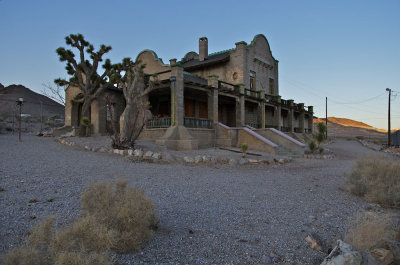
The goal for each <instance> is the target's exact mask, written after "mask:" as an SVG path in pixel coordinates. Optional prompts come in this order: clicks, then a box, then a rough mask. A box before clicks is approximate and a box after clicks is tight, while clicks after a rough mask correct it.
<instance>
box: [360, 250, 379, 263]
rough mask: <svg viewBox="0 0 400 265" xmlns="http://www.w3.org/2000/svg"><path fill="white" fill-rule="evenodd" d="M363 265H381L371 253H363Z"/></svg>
mask: <svg viewBox="0 0 400 265" xmlns="http://www.w3.org/2000/svg"><path fill="white" fill-rule="evenodd" d="M361 255H362V260H363V265H381V263H380V262H379V261H377V260H376V259H375V258H374V256H372V255H371V253H369V252H362V253H361Z"/></svg>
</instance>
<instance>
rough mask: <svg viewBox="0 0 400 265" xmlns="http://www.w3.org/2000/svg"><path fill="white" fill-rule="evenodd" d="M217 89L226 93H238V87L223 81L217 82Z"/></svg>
mask: <svg viewBox="0 0 400 265" xmlns="http://www.w3.org/2000/svg"><path fill="white" fill-rule="evenodd" d="M218 89H219V90H221V91H224V92H225V91H226V92H238V86H237V85H234V84H231V83H228V82H224V81H218Z"/></svg>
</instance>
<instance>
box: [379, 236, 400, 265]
mask: <svg viewBox="0 0 400 265" xmlns="http://www.w3.org/2000/svg"><path fill="white" fill-rule="evenodd" d="M374 248H384V249H388V250H390V251H391V252H392V254H393V258H394V261H395V262H397V263H399V264H400V242H399V241H396V240H389V239H383V240H381V241H379V242H378V243H377V244H376V245H375V246H374ZM397 263H396V264H397Z"/></svg>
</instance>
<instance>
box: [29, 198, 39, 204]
mask: <svg viewBox="0 0 400 265" xmlns="http://www.w3.org/2000/svg"><path fill="white" fill-rule="evenodd" d="M37 202H38V201H37V200H36V199H30V200H29V203H37Z"/></svg>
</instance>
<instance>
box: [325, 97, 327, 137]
mask: <svg viewBox="0 0 400 265" xmlns="http://www.w3.org/2000/svg"><path fill="white" fill-rule="evenodd" d="M325 126H326V135H325V138H326V139H328V97H325Z"/></svg>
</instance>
